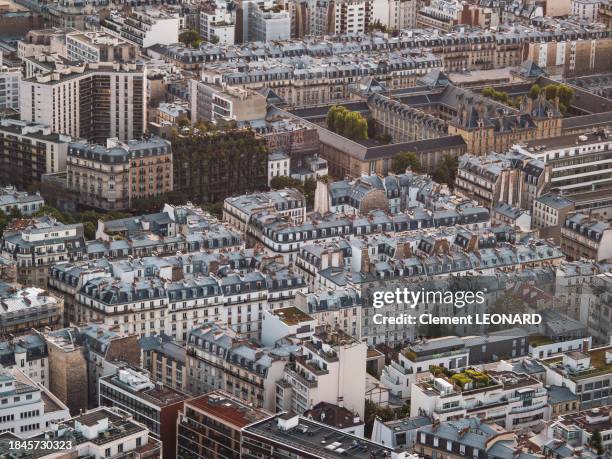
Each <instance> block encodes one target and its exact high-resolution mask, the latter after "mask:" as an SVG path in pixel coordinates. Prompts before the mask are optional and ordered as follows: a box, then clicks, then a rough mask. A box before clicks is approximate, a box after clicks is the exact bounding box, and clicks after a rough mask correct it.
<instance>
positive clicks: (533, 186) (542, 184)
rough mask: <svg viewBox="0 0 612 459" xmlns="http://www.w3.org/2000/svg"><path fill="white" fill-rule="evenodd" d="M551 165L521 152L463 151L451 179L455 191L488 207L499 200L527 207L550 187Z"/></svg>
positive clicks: (530, 206)
mask: <svg viewBox="0 0 612 459" xmlns="http://www.w3.org/2000/svg"><path fill="white" fill-rule="evenodd" d="M550 175H551V167H550V166H547V165H546V164H545V162H544V161H542V160H540V159H539V158H531V157H528V156H521V155H513V154H507V155H500V154H496V153H491V154H488V155H487V156H473V155H464V156H462V157H461V158H460V159H459V169H458V171H457V177H456V179H455V187H456V188H457V191H458V192H459V193H461V194H462V195H464V196H467V197H470V198H472V199H474V200H476V201H477V202H478V203H479V204H481V205H483V206H486V207H488V208H490V209H492V208H494V207H495V206H496V205H497V204H498V203H500V202H503V203H506V204H509V205H512V206H516V207H520V208H522V209H525V210H531V208H532V205H533V201H534V199H537V198H538V197H540V196H541V195H542V194H543V193H544V192H545V191H546V190H547V189H548V188H549V187H550Z"/></svg>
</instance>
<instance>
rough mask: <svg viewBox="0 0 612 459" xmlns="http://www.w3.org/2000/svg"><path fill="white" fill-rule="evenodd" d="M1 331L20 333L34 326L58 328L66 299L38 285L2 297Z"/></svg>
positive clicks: (0, 300) (4, 333) (0, 302)
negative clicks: (53, 294)
mask: <svg viewBox="0 0 612 459" xmlns="http://www.w3.org/2000/svg"><path fill="white" fill-rule="evenodd" d="M0 306H2V310H1V311H0V333H1V334H2V335H5V336H6V335H20V334H23V333H27V332H29V331H30V330H31V329H33V328H41V329H42V328H45V327H49V328H50V329H57V328H59V327H60V326H61V325H62V323H63V320H64V319H63V315H64V300H63V299H62V298H61V297H55V296H52V295H50V294H48V293H47V292H46V291H45V290H43V289H41V288H38V287H27V288H25V289H23V290H19V291H17V292H16V293H14V294H12V295H11V296H9V297H6V298H2V299H0Z"/></svg>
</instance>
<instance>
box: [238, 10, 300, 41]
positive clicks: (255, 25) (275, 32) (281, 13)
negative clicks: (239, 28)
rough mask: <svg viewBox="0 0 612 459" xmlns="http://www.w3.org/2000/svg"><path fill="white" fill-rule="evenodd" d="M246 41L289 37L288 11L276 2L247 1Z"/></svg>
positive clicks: (289, 20) (286, 38) (289, 19)
mask: <svg viewBox="0 0 612 459" xmlns="http://www.w3.org/2000/svg"><path fill="white" fill-rule="evenodd" d="M247 5H248V41H261V42H264V43H265V42H268V41H272V40H288V39H289V38H291V17H290V16H289V11H288V10H285V9H283V7H282V6H281V5H280V4H278V3H273V2H271V1H268V2H261V3H258V2H249V3H247Z"/></svg>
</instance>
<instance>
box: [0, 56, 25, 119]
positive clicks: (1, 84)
mask: <svg viewBox="0 0 612 459" xmlns="http://www.w3.org/2000/svg"><path fill="white" fill-rule="evenodd" d="M20 81H21V69H20V68H19V67H8V66H6V65H2V52H1V51H0V109H6V108H10V109H13V110H19V82H20Z"/></svg>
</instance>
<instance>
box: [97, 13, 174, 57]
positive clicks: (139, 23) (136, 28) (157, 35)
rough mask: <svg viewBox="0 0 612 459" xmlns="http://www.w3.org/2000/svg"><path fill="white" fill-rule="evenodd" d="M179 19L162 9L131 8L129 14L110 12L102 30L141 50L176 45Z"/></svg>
mask: <svg viewBox="0 0 612 459" xmlns="http://www.w3.org/2000/svg"><path fill="white" fill-rule="evenodd" d="M180 22H181V19H180V18H179V16H178V14H176V13H174V12H172V11H170V10H166V9H163V8H150V7H149V8H147V7H142V8H133V9H131V10H130V11H129V13H122V12H118V11H113V12H111V14H110V16H109V17H108V18H106V19H105V20H104V21H103V23H102V30H103V31H105V32H108V33H110V34H113V35H116V36H118V37H121V38H123V39H125V40H128V41H130V42H132V43H134V44H136V45H138V46H140V47H141V48H148V47H149V46H153V45H158V44H162V45H169V44H172V43H178V41H179V39H178V36H179V29H180Z"/></svg>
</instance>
